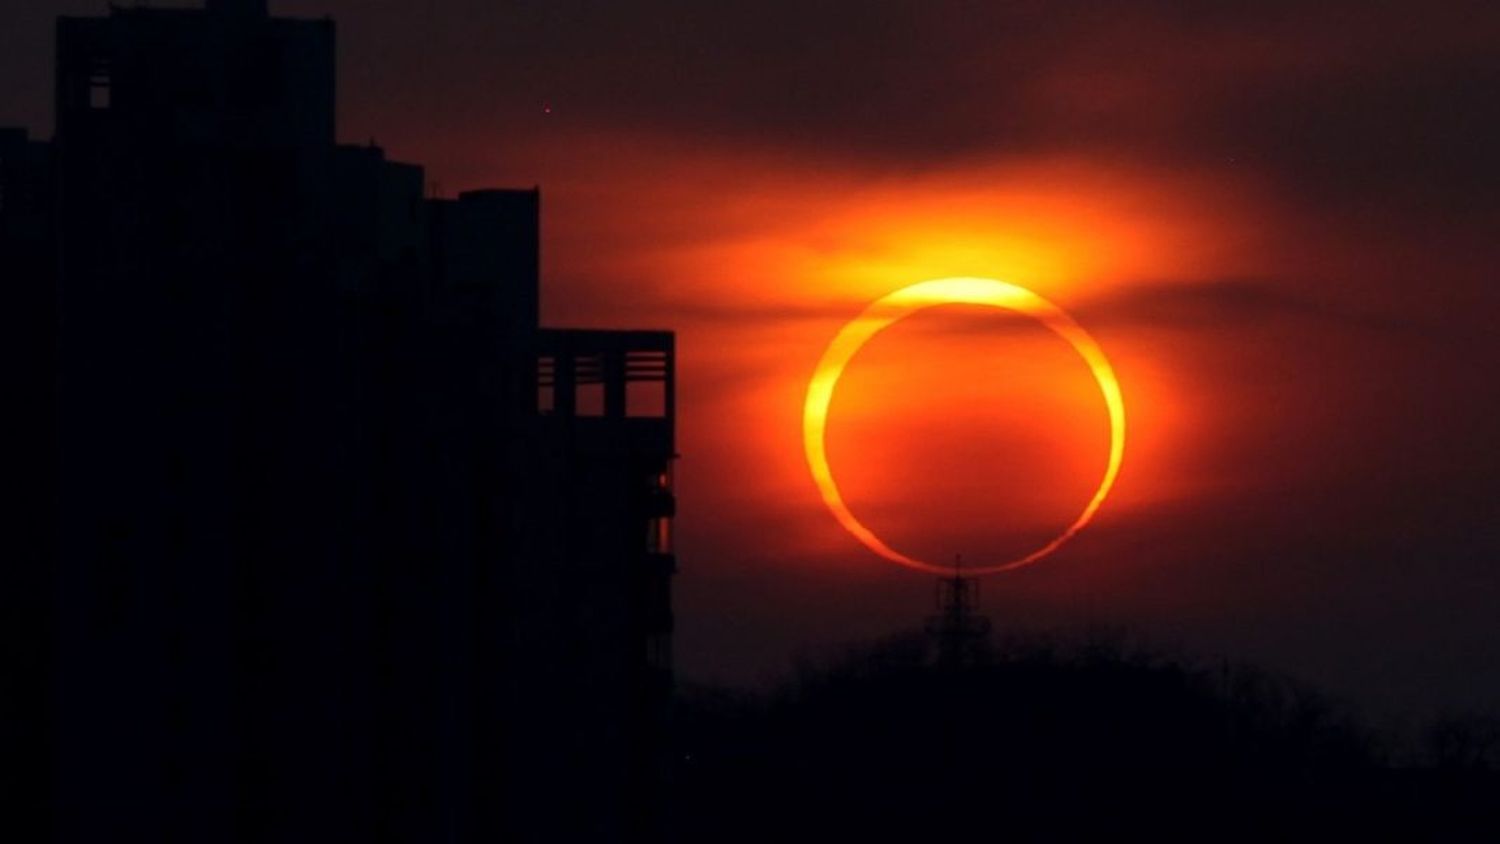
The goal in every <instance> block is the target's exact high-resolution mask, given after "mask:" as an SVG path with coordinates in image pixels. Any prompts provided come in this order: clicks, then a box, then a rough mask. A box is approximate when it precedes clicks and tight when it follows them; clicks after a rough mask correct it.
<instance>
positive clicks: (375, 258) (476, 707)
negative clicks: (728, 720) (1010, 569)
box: [0, 0, 676, 841]
mask: <svg viewBox="0 0 1500 844" xmlns="http://www.w3.org/2000/svg"><path fill="white" fill-rule="evenodd" d="M56 36H57V67H56V128H55V136H54V138H53V140H52V141H50V142H43V141H37V140H33V139H31V138H29V137H28V135H27V134H26V133H25V132H24V131H20V130H0V250H3V252H0V257H3V260H4V263H5V266H6V267H7V268H8V272H7V275H8V277H9V278H10V279H11V280H12V284H11V287H12V290H13V291H14V295H17V296H18V299H17V300H16V301H17V303H18V304H19V305H20V306H21V307H20V308H18V309H17V312H16V313H17V314H18V315H21V314H24V315H25V316H19V318H16V319H13V320H12V328H14V329H15V331H14V332H13V334H12V340H13V341H14V342H16V343H17V345H18V348H17V349H16V350H15V352H14V353H13V355H12V360H14V361H17V362H18V369H19V370H21V371H20V372H19V373H18V374H17V383H18V384H19V385H20V386H21V388H22V390H23V392H22V395H23V397H24V398H25V399H26V400H27V401H26V402H25V404H26V406H27V407H28V408H30V407H34V408H35V410H34V411H32V410H28V411H27V412H26V413H25V414H23V416H24V418H23V419H22V422H23V425H24V426H26V430H25V431H24V435H25V440H26V442H28V443H30V444H34V445H35V446H36V447H30V448H24V450H22V453H20V454H18V458H19V459H18V461H17V464H18V466H19V467H20V471H21V476H22V478H23V484H22V488H23V489H24V490H26V491H27V492H28V493H29V495H28V499H29V501H28V504H27V505H26V506H27V507H29V508H30V509H25V508H23V510H22V514H23V516H27V517H29V518H27V520H26V521H27V526H26V527H25V530H29V531H31V533H30V534H26V535H24V536H23V537H22V538H23V539H34V540H36V541H35V543H33V544H34V547H36V548H39V549H42V550H41V551H40V552H39V553H40V556H39V558H38V559H36V561H35V565H31V566H16V567H14V568H15V571H13V572H11V573H10V575H9V577H8V583H7V584H6V585H7V586H8V587H11V588H9V589H7V593H8V594H9V595H10V596H11V600H10V601H8V602H7V603H8V604H9V605H10V606H8V607H7V609H9V610H13V612H7V617H8V618H9V619H11V629H8V630H7V631H6V632H7V634H8V635H7V653H6V658H7V665H8V667H10V668H12V669H13V673H14V674H15V675H16V677H17V679H18V681H19V682H18V683H16V684H15V687H16V688H18V689H24V690H25V693H24V694H19V695H13V696H10V697H9V698H8V699H7V704H6V706H7V712H6V713H5V715H6V720H7V723H8V724H9V725H11V726H10V728H9V729H8V731H7V734H6V736H5V739H6V741H7V743H8V744H11V745H12V746H13V747H14V748H15V749H16V755H15V756H14V757H13V758H17V759H25V760H28V761H27V762H25V763H23V764H22V765H17V766H13V771H14V773H12V774H8V776H12V777H13V780H12V783H10V784H13V785H15V788H14V789H12V790H11V792H10V793H12V794H13V795H16V796H17V797H18V799H19V801H21V802H23V803H25V804H26V805H28V806H32V807H43V806H45V807H47V808H46V809H45V810H42V809H38V810H37V811H34V812H32V813H31V817H30V819H31V820H44V821H46V822H48V823H50V824H51V825H52V826H53V828H54V830H55V833H56V835H55V837H56V838H57V839H58V840H65V841H72V840H81V841H83V840H86V841H98V840H174V839H176V840H223V841H256V840H276V841H299V840H309V841H311V840H322V841H326V840H361V841H364V840H368V841H406V840H423V841H426V840H470V839H486V838H497V837H499V838H503V839H504V840H522V841H525V840H548V841H557V840H601V841H604V840H659V839H660V838H661V837H662V836H663V835H664V834H665V832H664V831H665V829H666V820H665V814H666V807H665V797H664V793H665V778H666V775H665V771H666V759H665V757H664V755H663V754H664V753H665V747H666V742H665V741H664V740H663V736H662V731H663V730H664V729H665V719H666V715H667V708H668V705H669V700H670V694H671V684H672V675H671V652H670V651H671V645H670V641H671V631H672V613H671V596H670V582H671V576H672V574H673V572H674V570H675V565H676V562H675V557H674V555H673V553H672V549H671V545H670V539H671V519H672V517H673V515H674V511H675V498H674V492H673V489H672V472H671V465H672V461H673V459H674V457H675V452H674V442H675V433H674V425H675V423H674V418H675V401H676V397H675V346H674V339H673V336H672V335H671V334H670V333H668V332H658V331H594V330H589V331H584V330H569V329H552V328H543V327H541V325H540V320H539V263H540V255H539V226H540V192H539V190H484V191H473V192H467V193H463V194H460V195H459V196H457V197H455V198H451V199H440V198H429V197H427V196H425V195H424V194H425V187H424V186H425V178H424V175H423V171H422V169H421V168H420V167H419V166H417V165H412V164H405V163H399V162H394V161H390V160H388V159H387V158H386V156H385V154H384V152H383V151H382V150H381V149H379V148H378V147H375V146H373V145H370V146H348V145H340V144H338V143H337V141H336V137H335V120H334V103H335V78H334V49H335V28H334V24H333V22H332V21H329V20H293V19H284V18H277V17H272V16H270V14H269V12H268V10H267V8H266V3H265V2H254V0H238V1H237V2H236V0H209V2H208V3H207V5H206V7H205V8H202V9H182V8H170V9H166V8H149V7H130V8H123V7H113V6H112V7H110V9H109V13H108V15H107V16H104V17H90V18H71V17H65V18H62V19H60V20H59V21H58V26H57V32H56ZM23 532H24V531H23Z"/></svg>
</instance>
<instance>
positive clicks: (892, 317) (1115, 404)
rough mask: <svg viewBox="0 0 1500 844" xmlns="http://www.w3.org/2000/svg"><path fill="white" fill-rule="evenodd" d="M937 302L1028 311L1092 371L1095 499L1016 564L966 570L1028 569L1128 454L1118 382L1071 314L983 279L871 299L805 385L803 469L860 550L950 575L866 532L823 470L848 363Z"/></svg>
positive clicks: (1089, 510)
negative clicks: (1100, 471)
mask: <svg viewBox="0 0 1500 844" xmlns="http://www.w3.org/2000/svg"><path fill="white" fill-rule="evenodd" d="M936 305H988V306H990V307H995V308H1002V309H1005V310H1011V311H1015V312H1017V313H1021V314H1025V315H1027V316H1030V317H1032V318H1034V319H1036V320H1037V321H1038V322H1040V323H1041V324H1042V325H1044V326H1046V327H1047V328H1048V329H1050V330H1051V331H1052V332H1053V333H1054V334H1056V335H1057V336H1059V337H1061V338H1062V339H1064V340H1066V341H1067V342H1068V344H1069V345H1070V346H1072V347H1073V350H1074V351H1076V352H1077V353H1078V354H1079V356H1080V357H1082V358H1083V360H1084V362H1085V363H1087V364H1088V366H1089V371H1090V372H1092V373H1093V375H1094V380H1095V381H1096V382H1098V384H1099V391H1100V392H1101V393H1103V394H1104V404H1105V406H1106V407H1107V408H1108V409H1109V463H1108V464H1107V465H1106V467H1105V469H1104V478H1103V479H1102V480H1100V481H1099V487H1098V489H1096V490H1095V491H1094V496H1093V498H1091V499H1089V503H1088V505H1087V506H1086V507H1084V508H1083V513H1082V514H1080V515H1079V516H1078V518H1077V519H1075V520H1074V521H1073V523H1072V524H1071V525H1069V526H1068V527H1067V529H1066V530H1064V531H1063V532H1062V533H1060V534H1058V535H1057V537H1056V538H1054V539H1053V540H1052V541H1051V542H1049V543H1047V544H1046V545H1043V546H1042V547H1041V548H1038V549H1037V550H1035V551H1033V552H1031V553H1030V554H1027V555H1026V556H1024V557H1021V558H1019V559H1015V560H1011V561H1010V562H1008V563H1000V564H997V565H991V566H981V567H976V568H971V569H966V571H965V573H966V574H970V575H980V574H993V573H995V572H1001V571H1009V570H1011V569H1018V568H1021V567H1022V566H1026V565H1030V564H1031V563H1034V562H1036V561H1037V560H1040V559H1042V558H1043V557H1045V556H1047V555H1048V554H1051V553H1052V552H1053V551H1056V550H1057V549H1058V548H1060V547H1061V546H1062V544H1063V543H1064V542H1067V541H1068V540H1069V539H1072V538H1073V535H1074V534H1076V533H1078V532H1079V531H1080V530H1083V527H1084V525H1087V524H1088V523H1089V521H1090V520H1092V519H1093V518H1094V514H1095V513H1096V512H1098V510H1099V505H1101V504H1103V503H1104V498H1105V496H1107V495H1109V490H1110V487H1112V486H1114V483H1115V477H1116V476H1117V475H1119V474H1120V460H1121V458H1123V457H1124V455H1125V403H1124V401H1123V400H1122V399H1121V398H1120V382H1119V381H1117V380H1116V379H1115V371H1114V369H1113V368H1112V367H1111V366H1110V365H1109V359H1108V358H1106V357H1105V356H1104V350H1103V349H1101V348H1099V344H1098V343H1096V342H1095V341H1094V338H1093V337H1091V336H1089V333H1088V332H1087V331H1084V330H1083V328H1082V327H1081V326H1080V325H1079V324H1078V323H1076V322H1074V321H1073V318H1072V317H1070V316H1068V314H1067V312H1065V311H1064V310H1063V309H1061V308H1059V307H1057V306H1056V305H1054V304H1052V303H1051V302H1049V301H1047V300H1046V299H1043V298H1042V297H1040V296H1038V295H1036V294H1035V293H1032V292H1031V291H1030V290H1027V289H1026V288H1024V287H1018V286H1016V285H1014V284H1010V283H1007V282H1004V281H996V280H994V279H987V278H943V279H936V280H933V281H924V282H920V283H918V284H913V285H911V286H910V287H903V288H902V289H900V290H897V291H896V292H894V293H890V294H887V295H886V296H883V297H881V298H880V299H877V300H875V301H874V302H873V303H871V304H870V306H869V307H867V308H865V310H864V312H863V313H861V314H860V315H859V316H857V317H855V318H854V319H853V320H852V321H850V322H849V324H848V325H845V326H844V327H843V329H842V330H840V331H839V333H838V334H837V335H836V336H835V337H834V338H833V342H832V343H829V344H828V350H827V351H825V352H824V353H823V358H822V360H820V361H818V368H817V369H816V370H815V371H814V372H813V377H812V381H811V382H810V383H809V384H808V385H807V401H806V403H805V404H804V405H803V408H802V445H803V448H804V449H805V450H806V452H807V464H808V467H809V468H810V469H811V470H812V476H813V480H814V481H815V482H816V483H817V485H818V491H819V492H821V493H822V494H823V503H825V504H827V505H828V509H829V510H831V511H833V515H834V517H835V518H837V519H838V520H839V524H841V525H843V526H844V529H845V530H847V531H849V532H850V533H851V534H853V535H854V537H855V538H856V539H858V540H859V541H860V542H863V543H864V544H865V547H867V548H869V549H870V550H871V551H874V552H875V553H877V554H879V555H880V556H882V557H885V558H886V559H888V560H890V561H892V562H895V563H900V564H901V565H903V566H908V567H910V568H914V569H917V570H918V571H925V572H931V573H934V574H948V573H950V572H951V571H952V567H950V566H940V565H936V564H934V563H929V562H927V561H925V560H918V559H916V558H914V557H908V556H907V555H905V554H902V553H901V552H900V551H897V550H895V549H894V548H892V547H890V546H889V545H887V544H885V543H884V542H882V541H881V539H880V537H878V536H876V535H875V534H874V533H873V532H871V531H870V529H869V528H867V527H865V526H864V524H862V523H861V522H860V521H859V519H856V518H855V517H854V514H853V513H851V512H849V507H848V505H846V504H845V503H844V498H843V496H842V495H840V494H839V488H838V485H837V484H835V483H834V481H833V472H832V471H831V470H830V469H829V468H828V451H827V443H826V434H827V428H828V404H829V402H830V401H832V400H833V388H834V387H835V386H837V385H838V382H839V377H840V376H842V375H843V374H844V367H845V366H847V365H848V364H849V361H850V359H852V358H853V357H854V355H855V354H856V353H857V352H858V351H859V350H860V349H861V348H863V347H864V345H865V343H867V342H869V341H870V338H872V337H874V336H875V335H876V334H879V333H880V332H881V331H883V330H885V329H886V328H888V327H890V326H891V325H892V324H894V323H895V322H897V321H898V320H901V319H904V318H906V317H908V316H910V315H912V314H914V313H916V312H917V311H920V310H923V309H926V308H931V307H934V306H936Z"/></svg>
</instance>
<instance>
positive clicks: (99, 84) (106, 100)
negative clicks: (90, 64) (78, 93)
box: [89, 61, 111, 111]
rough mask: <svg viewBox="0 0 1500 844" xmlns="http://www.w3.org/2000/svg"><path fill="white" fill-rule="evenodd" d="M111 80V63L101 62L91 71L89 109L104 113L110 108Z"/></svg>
mask: <svg viewBox="0 0 1500 844" xmlns="http://www.w3.org/2000/svg"><path fill="white" fill-rule="evenodd" d="M110 83H111V80H110V74H109V62H107V61H99V62H96V63H95V64H94V68H93V70H90V71H89V108H90V109H93V110H94V111H104V110H106V109H108V108H109V107H110V99H111V97H110V93H111V84H110Z"/></svg>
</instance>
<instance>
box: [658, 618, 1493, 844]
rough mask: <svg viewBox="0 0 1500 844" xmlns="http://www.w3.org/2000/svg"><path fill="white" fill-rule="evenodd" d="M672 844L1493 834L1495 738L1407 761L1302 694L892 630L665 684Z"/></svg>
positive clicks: (1447, 735) (1094, 651)
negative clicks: (671, 726) (795, 661)
mask: <svg viewBox="0 0 1500 844" xmlns="http://www.w3.org/2000/svg"><path fill="white" fill-rule="evenodd" d="M674 721H675V724H676V731H675V733H676V742H677V746H676V747H675V748H674V757H675V763H674V789H675V795H676V800H675V801H674V803H675V806H676V810H675V816H676V826H677V828H678V832H679V838H680V839H681V840H682V841H758V842H765V841H790V842H798V841H837V842H843V841H911V842H920V841H928V840H934V839H937V838H945V837H946V838H951V839H952V840H981V841H1012V840H1023V841H1036V840H1048V841H1051V840H1060V841H1069V840H1098V839H1101V838H1105V837H1108V838H1115V837H1122V836H1130V837H1131V838H1135V837H1138V836H1142V837H1149V838H1150V839H1153V840H1158V841H1160V840H1174V841H1175V840H1193V841H1224V840H1277V841H1286V840H1311V839H1314V838H1317V839H1323V840H1348V839H1349V838H1350V837H1351V836H1358V837H1360V838H1365V839H1373V840H1387V839H1394V838H1406V839H1408V840H1428V841H1430V840H1460V841H1465V840H1474V841H1494V840H1500V774H1497V763H1500V722H1497V721H1496V720H1495V719H1493V718H1485V717H1463V718H1449V719H1444V720H1443V721H1441V722H1438V723H1435V724H1433V725H1431V726H1430V728H1428V729H1427V730H1426V731H1425V733H1424V739H1423V741H1422V742H1421V743H1420V747H1418V748H1412V747H1410V746H1406V745H1402V744H1400V743H1398V742H1397V740H1396V739H1395V738H1394V737H1392V736H1388V735H1384V734H1381V733H1379V732H1377V731H1375V730H1372V729H1370V728H1369V727H1367V726H1366V725H1365V724H1364V723H1362V722H1361V720H1360V719H1359V718H1358V717H1357V716H1356V715H1355V713H1354V712H1352V711H1351V710H1350V709H1349V708H1348V707H1345V706H1343V705H1340V704H1338V703H1336V702H1334V701H1332V700H1330V699H1329V698H1328V697H1326V696H1324V695H1322V694H1319V693H1318V692H1317V691H1315V690H1313V689H1311V688H1308V687H1307V686H1305V685H1302V684H1299V683H1296V682H1294V681H1291V680H1289V679H1287V678H1284V677H1280V676H1277V675H1274V674H1271V673H1269V672H1265V671H1262V670H1258V669H1255V668H1253V667H1249V666H1243V665H1229V664H1225V663H1218V664H1214V663H1204V662H1200V661H1194V660H1189V659H1185V658H1181V657H1175V656H1170V655H1166V654H1162V653H1160V652H1153V651H1149V650H1146V649H1143V648H1137V647H1131V646H1129V645H1127V644H1126V641H1125V638H1124V637H1123V636H1120V635H1105V636H1100V635H1091V636H1083V637H1072V638H1061V637H1030V638H1013V639H1009V640H1006V641H1003V642H1000V643H998V644H995V643H990V642H988V641H977V642H973V643H969V644H968V645H967V646H966V647H965V648H964V649H963V651H962V652H961V653H954V652H952V651H951V650H950V649H939V648H938V647H937V646H936V645H935V644H934V642H933V641H932V640H930V639H929V638H928V637H925V636H922V635H918V634H913V635H905V636H899V637H896V638H893V639H889V640H886V641H882V642H878V643H873V644H870V645H865V646H860V647H855V648H851V649H850V650H849V651H848V652H847V653H845V654H844V655H842V656H840V657H838V658H836V659H831V660H827V661H824V662H821V663H816V664H807V665H804V666H801V667H800V668H799V669H798V670H797V671H796V672H795V673H794V675H793V676H792V677H791V678H790V679H788V680H787V681H786V682H784V683H782V684H781V685H780V686H779V687H778V688H776V689H775V690H774V691H771V692H768V693H763V694H760V693H749V692H737V691H729V690H723V689H714V688H707V687H701V686H700V687H692V686H689V687H685V688H684V689H683V690H682V691H681V694H680V695H679V701H678V705H677V709H676V713H675V716H674Z"/></svg>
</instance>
